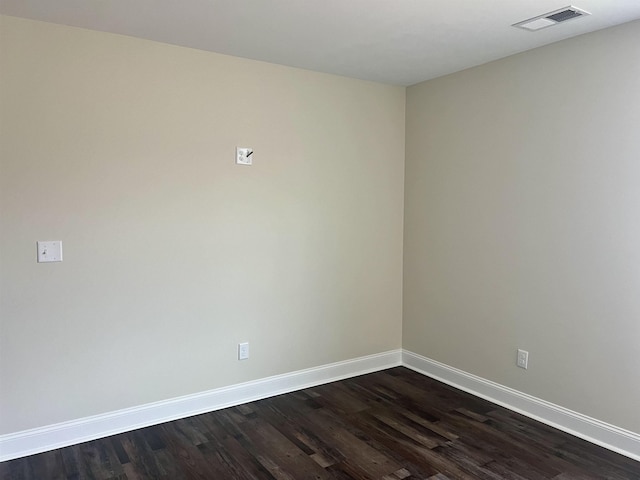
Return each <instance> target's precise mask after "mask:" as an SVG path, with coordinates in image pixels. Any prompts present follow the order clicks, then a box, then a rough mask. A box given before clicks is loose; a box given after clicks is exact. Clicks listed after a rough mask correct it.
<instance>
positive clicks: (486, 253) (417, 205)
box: [403, 22, 640, 432]
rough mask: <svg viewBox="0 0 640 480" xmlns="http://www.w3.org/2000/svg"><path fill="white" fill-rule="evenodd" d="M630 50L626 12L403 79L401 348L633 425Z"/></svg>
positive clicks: (635, 138) (636, 257) (638, 328)
mask: <svg viewBox="0 0 640 480" xmlns="http://www.w3.org/2000/svg"><path fill="white" fill-rule="evenodd" d="M638 45H640V22H634V23H629V24H626V25H623V26H620V27H616V28H612V29H608V30H603V31H600V32H596V33H593V34H589V35H584V36H581V37H577V38H574V39H571V40H567V41H564V42H560V43H557V44H554V45H550V46H547V47H543V48H540V49H537V50H534V51H530V52H527V53H523V54H520V55H517V56H513V57H510V58H507V59H504V60H501V61H497V62H493V63H491V64H487V65H484V66H481V67H477V68H473V69H470V70H467V71H464V72H460V73H457V74H453V75H450V76H447V77H443V78H440V79H437V80H433V81H430V82H426V83H423V84H419V85H416V86H413V87H410V88H409V89H408V91H407V119H406V122H407V137H406V138H407V140H406V150H407V156H406V172H405V175H406V185H405V250H404V258H405V263H404V322H403V346H404V348H406V349H408V350H411V351H414V352H416V353H419V354H422V355H425V356H427V357H430V358H432V359H435V360H438V361H441V362H443V363H445V364H448V365H452V366H454V367H458V368H460V369H462V370H465V371H467V372H471V373H474V374H476V375H479V376H481V377H484V378H487V379H490V380H493V381H496V382H498V383H500V384H503V385H507V386H509V387H512V388H515V389H517V390H520V391H523V392H526V393H529V394H532V395H534V396H536V397H539V398H543V399H545V400H548V401H551V402H554V403H556V404H559V405H562V406H564V407H567V408H570V409H573V410H575V411H578V412H582V413H584V414H586V415H590V416H592V417H595V418H598V419H600V420H603V421H606V422H610V423H613V424H615V425H618V426H620V427H623V428H627V429H630V430H633V431H636V432H640V415H638V405H639V404H640V382H639V381H638V378H639V377H638V372H640V355H639V354H638V353H639V352H640V94H639V88H640V55H639V54H638ZM518 347H520V348H523V349H526V350H528V351H529V352H530V365H529V369H528V370H527V371H525V370H522V369H519V368H517V367H516V366H515V356H516V348H518Z"/></svg>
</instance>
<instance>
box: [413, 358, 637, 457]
mask: <svg viewBox="0 0 640 480" xmlns="http://www.w3.org/2000/svg"><path fill="white" fill-rule="evenodd" d="M402 364H403V365H404V366H405V367H407V368H410V369H412V370H415V371H416V372H418V373H421V374H423V375H426V376H428V377H431V378H433V379H435V380H439V381H441V382H443V383H446V384H447V385H451V386H452V387H455V388H458V389H460V390H463V391H465V392H468V393H471V394H472V395H475V396H477V397H480V398H484V399H485V400H488V401H490V402H492V403H496V404H498V405H500V406H503V407H505V408H508V409H509V410H513V411H515V412H518V413H521V414H522V415H525V416H526V417H529V418H533V419H534V420H538V421H539V422H542V423H544V424H546V425H549V426H552V427H555V428H557V429H559V430H562V431H564V432H567V433H570V434H572V435H574V436H576V437H579V438H582V439H584V440H587V441H589V442H591V443H595V444H596V445H600V446H601V447H604V448H607V449H609V450H613V451H614V452H617V453H620V454H622V455H624V456H626V457H629V458H632V459H634V460H638V461H640V434H638V433H635V432H631V431H629V430H624V429H622V428H619V427H616V426H614V425H610V424H608V423H605V422H602V421H600V420H596V419H595V418H591V417H588V416H586V415H582V414H580V413H577V412H574V411H572V410H569V409H567V408H564V407H561V406H559V405H555V404H553V403H550V402H547V401H545V400H542V399H540V398H536V397H533V396H531V395H528V394H526V393H522V392H519V391H517V390H513V389H511V388H509V387H505V386H503V385H500V384H498V383H495V382H492V381H490V380H486V379H484V378H481V377H478V376H476V375H472V374H470V373H467V372H465V371H463V370H459V369H457V368H454V367H450V366H449V365H445V364H444V363H440V362H437V361H436V360H432V359H430V358H427V357H423V356H422V355H418V354H416V353H413V352H410V351H408V350H403V351H402Z"/></svg>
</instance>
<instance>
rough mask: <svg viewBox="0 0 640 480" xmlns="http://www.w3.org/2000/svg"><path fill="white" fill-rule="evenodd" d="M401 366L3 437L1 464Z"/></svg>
mask: <svg viewBox="0 0 640 480" xmlns="http://www.w3.org/2000/svg"><path fill="white" fill-rule="evenodd" d="M401 362H402V350H400V349H398V350H391V351H388V352H384V353H379V354H374V355H367V356H364V357H359V358H354V359H351V360H345V361H342V362H336V363H331V364H328V365H323V366H320V367H315V368H309V369H306V370H298V371H295V372H291V373H286V374H283V375H276V376H273V377H267V378H263V379H259V380H255V381H251V382H246V383H240V384H237V385H232V386H229V387H224V388H216V389H214V390H209V391H206V392H202V393H197V394H194V395H186V396H184V397H179V398H173V399H170V400H165V401H162V402H155V403H150V404H146V405H141V406H139V407H134V408H127V409H124V410H118V411H115V412H110V413H106V414H103V415H95V416H92V417H86V418H81V419H78V420H73V421H70V422H63V423H58V424H55V425H49V426H46V427H40V428H34V429H31V430H24V431H21V432H16V433H11V434H8V435H0V461H5V460H11V459H14V458H20V457H26V456H28V455H33V454H36V453H42V452H46V451H48V450H53V449H56V448H62V447H67V446H69V445H74V444H78V443H82V442H87V441H90V440H95V439H98V438H103V437H107V436H110V435H115V434H118V433H123V432H127V431H131V430H135V429H138V428H144V427H148V426H151V425H157V424H159V423H164V422H169V421H171V420H177V419H179V418H185V417H190V416H192V415H199V414H201V413H207V412H212V411H214V410H220V409H222V408H227V407H231V406H235V405H240V404H242V403H247V402H253V401H256V400H260V399H262V398H267V397H272V396H274V395H280V394H283V393H288V392H293V391H295V390H301V389H304V388H309V387H313V386H317V385H322V384H324V383H329V382H334V381H337V380H343V379H345V378H350V377H355V376H357V375H363V374H366V373H371V372H376V371H380V370H385V369H387V368H391V367H397V366H400V365H401Z"/></svg>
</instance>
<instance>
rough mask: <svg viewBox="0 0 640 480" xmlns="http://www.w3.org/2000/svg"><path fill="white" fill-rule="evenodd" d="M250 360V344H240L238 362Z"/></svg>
mask: <svg viewBox="0 0 640 480" xmlns="http://www.w3.org/2000/svg"><path fill="white" fill-rule="evenodd" d="M247 358H249V343H248V342H244V343H239V344H238V360H246V359H247Z"/></svg>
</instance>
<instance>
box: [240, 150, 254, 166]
mask: <svg viewBox="0 0 640 480" xmlns="http://www.w3.org/2000/svg"><path fill="white" fill-rule="evenodd" d="M236 164H237V165H252V164H253V148H249V147H236Z"/></svg>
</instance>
